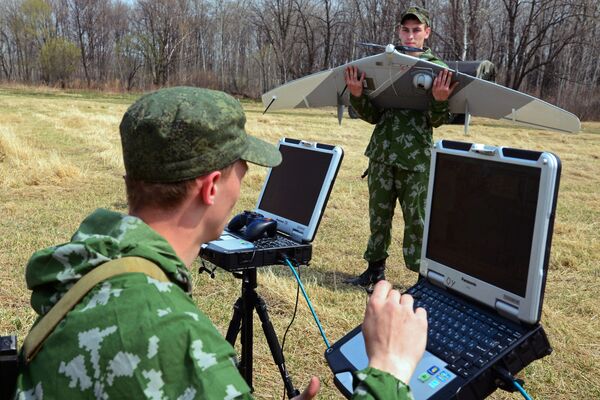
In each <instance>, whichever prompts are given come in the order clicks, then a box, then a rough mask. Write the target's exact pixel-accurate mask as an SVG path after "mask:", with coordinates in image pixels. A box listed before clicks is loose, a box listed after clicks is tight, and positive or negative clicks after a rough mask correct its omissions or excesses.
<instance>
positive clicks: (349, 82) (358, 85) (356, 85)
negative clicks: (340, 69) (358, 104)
mask: <svg viewBox="0 0 600 400" xmlns="http://www.w3.org/2000/svg"><path fill="white" fill-rule="evenodd" d="M344 80H345V81H346V86H348V90H349V91H350V94H351V95H352V96H354V97H360V96H361V95H362V92H363V81H364V80H365V73H364V72H359V71H358V68H357V67H355V66H352V65H351V66H349V67H348V68H346V69H345V70H344Z"/></svg>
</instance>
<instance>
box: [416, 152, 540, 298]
mask: <svg viewBox="0 0 600 400" xmlns="http://www.w3.org/2000/svg"><path fill="white" fill-rule="evenodd" d="M432 173H435V178H434V182H433V194H432V197H431V211H430V218H429V226H428V228H429V233H428V241H427V247H426V254H427V258H428V259H430V260H433V261H436V262H438V263H440V264H443V265H446V266H448V267H450V268H453V269H456V270H458V271H460V272H462V273H465V274H467V275H469V276H472V277H474V278H477V279H479V280H481V281H484V282H488V283H489V284H491V285H494V286H496V287H499V288H502V289H504V290H506V291H509V292H511V293H514V294H516V295H518V296H521V297H525V292H526V289H527V287H526V286H527V274H528V272H529V264H530V256H531V251H532V240H533V234H534V228H535V217H536V211H537V204H538V193H539V187H540V169H539V168H536V167H530V166H524V165H517V164H511V163H507V162H498V161H487V160H481V159H475V158H469V157H461V156H457V155H452V154H438V155H437V160H436V165H435V171H432Z"/></svg>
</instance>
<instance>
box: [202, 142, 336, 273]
mask: <svg viewBox="0 0 600 400" xmlns="http://www.w3.org/2000/svg"><path fill="white" fill-rule="evenodd" d="M279 151H280V152H281V155H282V158H283V159H282V162H281V165H279V166H277V167H275V168H272V169H271V170H270V171H269V173H268V175H267V177H266V179H265V182H264V185H263V187H262V190H261V192H260V196H259V198H258V202H257V206H256V208H255V209H254V210H253V212H254V213H257V214H260V215H262V216H263V217H264V218H268V219H270V220H272V221H276V226H277V232H276V235H275V236H274V237H264V238H259V239H257V240H248V238H247V237H246V236H245V235H244V233H245V232H244V229H242V230H240V231H238V232H234V231H232V230H227V229H226V230H225V232H223V234H222V235H221V237H220V238H219V239H217V240H214V241H212V242H209V243H207V244H205V245H203V246H202V248H201V249H200V257H202V258H203V259H205V260H207V261H210V262H211V263H213V264H215V265H217V266H219V267H222V268H224V269H226V270H230V271H236V270H244V269H248V268H256V267H262V266H265V265H273V264H282V263H283V258H284V256H285V257H287V258H289V259H290V260H292V261H295V262H297V263H298V264H306V263H308V261H310V259H311V256H312V245H311V242H312V241H313V239H314V237H315V235H316V233H317V228H318V226H319V223H320V221H321V217H322V216H323V212H324V211H325V206H326V205H327V201H328V199H329V194H330V193H331V189H332V188H333V183H334V182H335V178H336V177H337V173H338V170H339V167H340V164H341V161H342V158H343V151H342V148H341V147H338V146H331V145H327V144H322V143H314V142H307V141H303V140H296V139H289V138H285V139H282V140H280V142H279ZM246 213H247V212H246ZM238 217H239V216H238Z"/></svg>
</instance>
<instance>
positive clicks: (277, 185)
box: [258, 145, 333, 225]
mask: <svg viewBox="0 0 600 400" xmlns="http://www.w3.org/2000/svg"><path fill="white" fill-rule="evenodd" d="M279 151H281V155H282V159H283V160H282V162H281V164H280V165H279V166H278V167H276V168H273V169H272V170H271V174H270V175H269V179H268V181H267V183H266V186H265V188H264V191H263V194H262V198H261V199H260V203H259V205H258V208H259V209H260V210H261V211H266V212H269V213H271V214H275V215H278V216H280V217H283V218H285V219H288V220H291V221H295V222H298V223H300V224H302V225H308V224H309V222H310V220H311V217H312V215H313V212H314V210H315V206H316V204H317V200H318V199H319V195H320V194H321V190H322V188H323V182H324V181H325V176H326V175H327V172H328V170H329V165H330V164H331V158H332V157H333V154H332V153H330V152H319V151H311V150H309V149H305V148H301V147H291V146H285V145H284V146H280V147H279Z"/></svg>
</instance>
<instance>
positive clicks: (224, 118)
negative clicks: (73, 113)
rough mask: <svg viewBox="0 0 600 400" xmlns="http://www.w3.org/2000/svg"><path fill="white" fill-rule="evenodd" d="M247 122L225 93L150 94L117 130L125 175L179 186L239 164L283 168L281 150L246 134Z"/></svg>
mask: <svg viewBox="0 0 600 400" xmlns="http://www.w3.org/2000/svg"><path fill="white" fill-rule="evenodd" d="M245 123H246V117H245V115H244V110H243V109H242V106H241V105H240V103H239V101H237V100H236V99H234V98H233V97H231V96H230V95H228V94H226V93H223V92H218V91H214V90H209V89H200V88H194V87H173V88H168V89H161V90H157V91H155V92H152V93H150V94H147V95H145V96H143V97H141V98H140V99H139V100H137V101H136V102H135V103H134V104H133V105H132V106H131V107H129V109H128V110H127V111H126V112H125V115H124V116H123V120H122V121H121V125H120V127H119V129H120V131H121V145H122V146H123V160H124V162H125V171H126V173H127V176H129V177H131V178H134V179H140V180H144V181H147V182H179V181H183V180H187V179H193V178H196V177H198V176H201V175H204V174H207V173H209V172H211V171H216V170H219V169H222V168H225V167H227V166H228V165H230V164H232V163H234V162H235V161H237V160H240V159H241V160H246V161H248V162H251V163H253V164H258V165H262V166H265V167H275V166H277V165H279V163H280V162H281V153H280V152H279V150H277V148H276V147H275V146H273V145H271V144H269V143H267V142H265V141H262V140H260V139H258V138H255V137H253V136H250V135H248V134H246V131H245V130H244V125H245Z"/></svg>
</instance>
